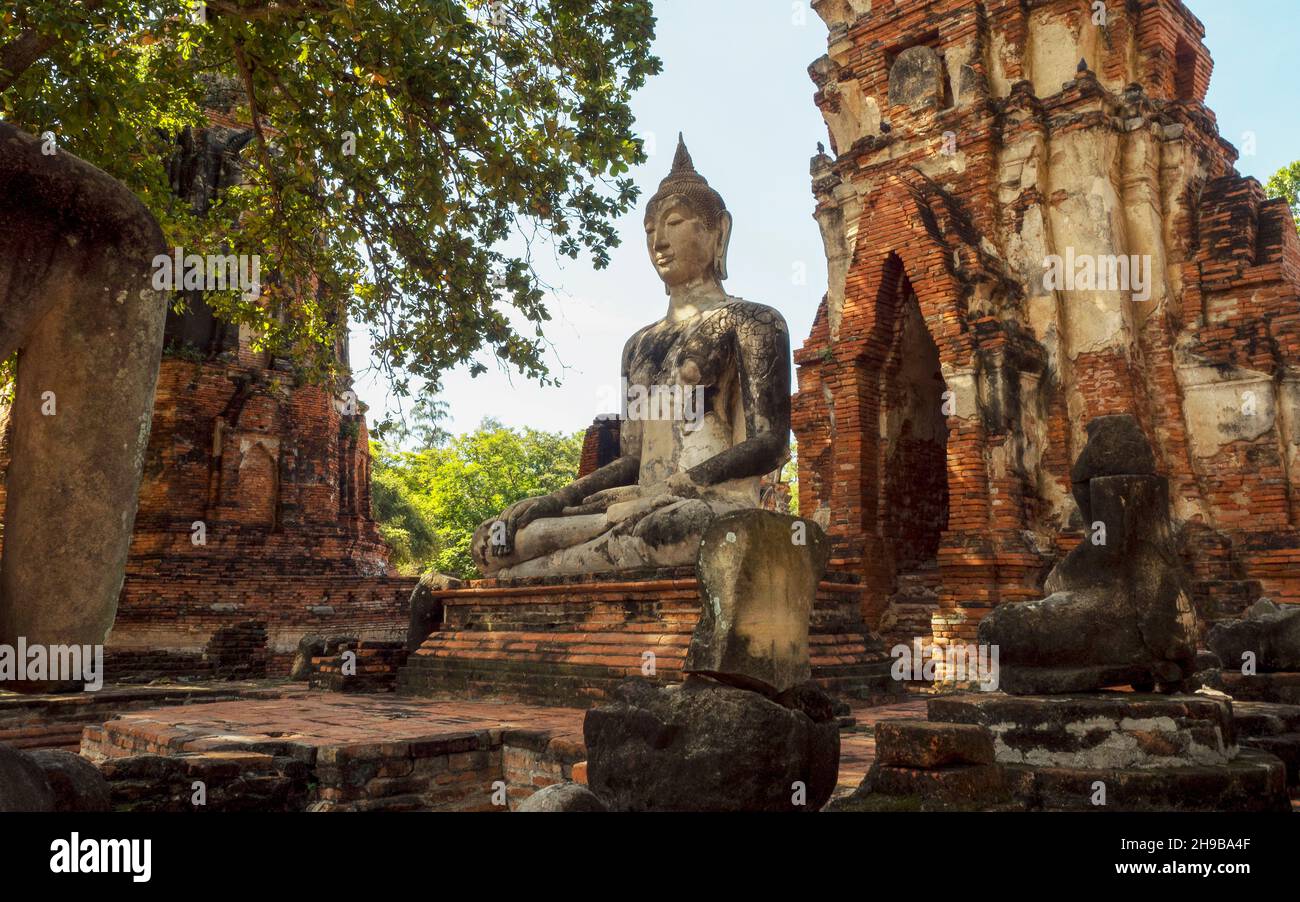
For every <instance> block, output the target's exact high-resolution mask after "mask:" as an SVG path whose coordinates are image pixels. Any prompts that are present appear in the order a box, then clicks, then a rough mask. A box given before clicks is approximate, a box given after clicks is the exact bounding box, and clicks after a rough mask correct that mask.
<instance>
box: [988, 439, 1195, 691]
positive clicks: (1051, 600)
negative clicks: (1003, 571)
mask: <svg viewBox="0 0 1300 902" xmlns="http://www.w3.org/2000/svg"><path fill="white" fill-rule="evenodd" d="M1154 474H1155V460H1154V457H1153V455H1152V453H1151V447H1150V445H1149V444H1148V443H1147V440H1146V437H1145V436H1144V435H1143V433H1142V430H1141V427H1139V426H1138V424H1137V421H1136V420H1134V419H1133V418H1132V417H1131V416H1128V415H1121V416H1104V417H1098V418H1096V419H1095V420H1093V421H1092V422H1090V423H1089V424H1088V443H1087V445H1086V446H1085V447H1084V450H1083V453H1082V454H1080V456H1079V458H1078V460H1076V461H1075V465H1074V468H1073V469H1072V470H1071V472H1070V480H1071V482H1072V483H1073V491H1074V497H1075V501H1076V502H1077V503H1078V505H1079V511H1080V512H1081V513H1082V514H1083V522H1084V527H1085V530H1086V534H1085V536H1084V539H1083V541H1082V542H1081V543H1080V545H1079V546H1078V547H1077V548H1075V549H1074V550H1073V551H1071V552H1070V554H1069V555H1067V556H1066V558H1065V560H1063V561H1061V563H1060V564H1058V565H1057V566H1056V568H1055V569H1053V570H1052V572H1051V574H1050V575H1049V576H1048V578H1047V585H1046V588H1047V591H1048V593H1049V594H1048V596H1047V597H1046V598H1043V599H1040V600H1038V601H1027V602H1020V603H1016V604H1006V605H1001V606H999V607H997V608H996V609H994V611H993V612H992V613H991V614H989V616H988V617H986V618H985V619H984V620H983V621H982V622H981V623H980V626H979V641H980V643H981V644H988V645H996V646H998V649H999V656H1000V660H1001V674H1000V680H1001V688H1002V689H1004V690H1005V691H1007V692H1011V693H1015V694H1034V693H1063V692H1086V691H1091V690H1095V689H1100V688H1102V687H1104V686H1114V685H1121V684H1126V683H1127V684H1132V685H1133V686H1134V687H1135V688H1138V689H1142V690H1150V689H1151V688H1153V687H1157V688H1160V689H1162V690H1164V691H1176V690H1177V689H1179V688H1181V686H1182V684H1183V683H1184V681H1185V680H1186V679H1187V678H1188V677H1189V676H1190V675H1191V673H1192V670H1193V660H1194V657H1195V636H1196V616H1195V613H1194V611H1193V609H1192V605H1191V596H1190V593H1189V592H1188V586H1187V578H1186V575H1185V574H1184V572H1183V568H1182V565H1181V563H1180V561H1179V558H1178V553H1177V550H1176V548H1175V544H1174V538H1173V530H1172V527H1171V525H1170V522H1169V489H1168V482H1167V481H1166V480H1165V479H1164V478H1162V477H1159V476H1156V475H1154Z"/></svg>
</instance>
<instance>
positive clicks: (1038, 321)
mask: <svg viewBox="0 0 1300 902" xmlns="http://www.w3.org/2000/svg"><path fill="white" fill-rule="evenodd" d="M814 7H815V8H816V9H817V10H818V12H819V14H820V15H821V16H822V18H823V19H824V20H825V21H826V22H827V24H828V25H829V26H830V41H829V53H828V54H827V55H826V56H823V57H822V58H821V59H819V60H817V61H816V62H814V63H813V64H812V66H811V67H810V70H809V71H810V74H811V75H812V78H813V81H814V82H815V83H816V86H817V92H816V95H815V100H816V103H817V105H818V106H819V107H820V109H821V111H822V113H823V116H824V118H825V119H826V122H827V125H828V128H829V132H830V143H831V148H832V153H833V154H834V156H833V157H832V156H831V155H827V154H819V155H818V156H817V157H815V158H814V159H813V164H812V175H813V190H814V193H815V195H816V198H817V210H816V218H817V220H818V223H819V225H820V227H821V231H822V236H823V240H824V242H825V246H826V252H827V258H828V274H829V284H828V291H827V295H826V298H825V300H824V301H823V303H822V306H821V308H820V309H819V311H818V314H817V317H816V320H815V323H814V326H813V330H812V334H811V335H810V336H809V338H808V340H807V341H806V342H805V344H804V345H803V347H802V348H801V349H800V350H798V351H796V353H795V361H796V364H797V366H798V394H797V395H796V398H795V402H794V413H793V417H792V427H793V429H794V432H795V434H796V436H797V438H798V441H799V470H800V472H799V490H800V510H801V512H802V514H803V515H804V516H810V517H813V518H814V519H817V520H818V521H819V522H820V523H822V524H823V526H824V527H825V528H826V529H827V532H828V534H829V535H830V537H831V539H832V541H833V543H834V549H835V550H834V554H833V557H832V567H833V568H834V567H840V568H847V569H850V570H852V571H855V572H857V573H859V574H861V577H862V579H863V580H864V583H865V584H866V586H867V587H868V591H867V592H866V594H865V596H864V607H865V610H864V613H865V614H866V616H867V620H868V622H869V623H871V624H873V625H876V624H878V623H879V622H880V618H881V617H882V616H884V615H885V614H886V613H887V609H888V608H889V607H890V606H891V604H898V603H899V602H900V599H901V601H903V602H907V603H908V607H909V610H908V611H907V612H904V613H905V614H906V616H903V613H898V614H897V616H892V617H887V618H886V619H887V621H888V622H890V623H897V622H900V621H901V620H909V622H910V620H915V619H916V618H915V616H914V614H915V612H913V611H910V608H911V607H915V604H913V602H914V601H915V600H916V598H917V597H919V596H920V595H921V594H923V593H922V591H921V589H920V588H918V587H926V588H925V590H924V591H925V592H932V593H933V598H934V610H933V613H932V632H933V639H934V641H935V642H936V643H938V644H940V645H943V644H947V643H952V642H962V643H966V642H972V641H974V638H975V629H976V625H977V623H978V621H979V620H980V618H982V617H983V616H984V614H986V613H987V612H988V611H989V610H990V609H992V607H993V606H995V605H997V604H999V603H1000V602H1004V601H1014V600H1019V599H1024V598H1028V597H1037V596H1038V595H1039V594H1040V592H1039V589H1040V584H1041V580H1042V578H1043V576H1044V575H1045V573H1046V572H1047V569H1048V568H1049V567H1050V565H1051V564H1052V563H1053V562H1054V561H1055V560H1056V559H1057V558H1058V557H1059V555H1060V554H1061V551H1062V549H1063V548H1068V547H1070V546H1071V545H1073V544H1074V543H1075V541H1077V536H1078V535H1080V534H1081V532H1082V530H1083V529H1085V528H1088V527H1090V524H1085V523H1083V522H1082V519H1081V518H1080V516H1079V514H1078V511H1077V508H1076V505H1075V503H1074V501H1073V499H1072V498H1071V497H1070V484H1069V478H1068V470H1069V462H1070V461H1071V460H1072V459H1073V458H1074V457H1075V456H1076V455H1077V454H1078V452H1079V451H1080V450H1081V449H1082V447H1083V443H1084V438H1085V437H1084V431H1083V430H1084V426H1085V424H1086V423H1087V422H1088V421H1089V420H1091V419H1093V418H1095V417H1097V416H1101V415H1104V414H1112V413H1131V414H1133V415H1134V416H1135V417H1136V418H1137V419H1138V421H1139V423H1140V424H1141V426H1142V428H1143V430H1144V431H1145V432H1146V434H1147V435H1148V436H1149V437H1150V439H1151V441H1152V444H1153V446H1154V448H1155V452H1156V461H1157V468H1158V470H1159V472H1160V474H1161V475H1163V476H1167V477H1168V478H1169V481H1170V495H1171V499H1170V506H1171V508H1172V510H1171V513H1172V515H1173V517H1174V520H1175V522H1176V524H1178V525H1179V528H1180V531H1181V534H1182V536H1183V542H1184V548H1185V552H1184V554H1185V559H1186V560H1187V561H1188V562H1189V563H1190V564H1191V565H1192V567H1193V576H1194V578H1195V581H1196V582H1195V586H1194V590H1195V592H1196V596H1197V601H1198V603H1199V604H1200V606H1201V608H1202V611H1201V613H1202V614H1203V615H1205V619H1207V620H1212V619H1213V618H1215V617H1218V616H1223V615H1225V614H1231V613H1234V612H1236V611H1238V610H1240V608H1241V607H1242V606H1243V605H1246V604H1249V603H1250V602H1251V601H1253V600H1254V598H1256V597H1258V595H1259V593H1260V590H1261V587H1262V588H1263V590H1265V591H1267V592H1268V594H1270V595H1271V596H1272V597H1274V598H1276V599H1278V600H1279V601H1300V567H1298V566H1297V565H1298V564H1300V537H1298V536H1297V525H1298V521H1300V508H1298V505H1300V465H1297V461H1298V460H1300V426H1298V425H1297V424H1298V423H1300V367H1298V364H1300V341H1298V337H1300V240H1297V236H1296V231H1295V226H1294V223H1293V222H1292V218H1291V214H1290V211H1289V209H1288V208H1287V206H1286V204H1285V203H1284V202H1282V201H1280V200H1272V201H1270V200H1267V199H1266V198H1265V196H1264V194H1263V192H1262V190H1261V189H1260V186H1259V184H1258V183H1257V182H1255V181H1254V180H1253V179H1249V178H1242V177H1241V176H1239V175H1238V174H1237V173H1236V171H1235V169H1234V166H1233V164H1234V162H1235V159H1236V151H1235V150H1234V149H1233V148H1232V146H1231V145H1229V144H1228V143H1227V142H1226V141H1224V140H1223V139H1222V138H1221V137H1220V135H1219V133H1218V130H1217V126H1216V123H1215V118H1214V115H1213V113H1212V112H1211V111H1210V110H1209V109H1208V108H1207V107H1206V106H1205V104H1204V98H1205V93H1206V90H1207V88H1208V85H1209V78H1210V72H1211V69H1212V62H1211V60H1210V57H1209V53H1208V51H1207V50H1206V48H1205V46H1204V44H1203V40H1202V39H1203V37H1204V29H1203V26H1202V25H1201V23H1200V22H1199V21H1198V20H1197V19H1196V18H1195V17H1194V16H1193V15H1192V14H1191V13H1190V12H1189V11H1188V10H1187V9H1186V7H1185V6H1184V5H1183V4H1182V3H1181V2H1179V0H1139V2H1130V3H1119V2H1107V3H1105V4H1104V6H1098V5H1097V4H1092V3H1084V2H1080V0H1043V2H1037V3H1033V4H1025V3H1021V2H1014V0H981V2H970V0H897V2H894V3H889V4H881V3H874V4H872V3H867V2H864V0H820V2H815V3H814ZM891 599H892V600H891Z"/></svg>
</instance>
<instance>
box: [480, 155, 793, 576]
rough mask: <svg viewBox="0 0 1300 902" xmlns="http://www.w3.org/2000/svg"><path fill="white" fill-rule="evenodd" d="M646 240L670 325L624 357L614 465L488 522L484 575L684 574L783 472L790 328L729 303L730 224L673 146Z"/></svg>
mask: <svg viewBox="0 0 1300 902" xmlns="http://www.w3.org/2000/svg"><path fill="white" fill-rule="evenodd" d="M645 229H646V246H647V248H648V250H649V252H650V258H651V260H652V262H653V263H654V266H655V269H656V271H657V272H658V273H659V277H660V278H661V279H662V280H663V283H664V287H665V289H666V291H667V294H668V298H669V301H668V312H667V313H666V314H665V316H664V317H663V318H662V319H660V320H658V321H656V322H654V323H651V324H650V325H648V326H646V327H645V328H643V329H641V330H640V331H638V332H637V333H636V334H635V335H633V336H632V337H631V339H629V340H628V342H627V344H626V346H625V347H624V349H623V364H622V376H623V379H624V384H625V386H626V391H627V398H628V410H627V414H626V416H625V418H624V421H623V424H622V429H621V433H620V442H621V455H620V456H619V458H618V459H617V460H615V461H614V462H612V463H610V464H608V465H606V466H604V467H601V468H600V469H599V470H596V471H595V472H594V473H591V474H589V475H588V476H585V477H584V478H582V479H579V480H578V481H577V482H574V483H572V484H571V485H569V486H567V487H565V488H564V489H561V490H560V491H558V492H555V493H553V494H550V495H544V496H541V497H537V498H528V499H525V500H523V501H520V502H518V503H517V504H514V505H512V506H511V507H510V508H508V509H507V510H505V511H504V512H502V514H501V515H500V517H498V518H495V519H493V520H488V521H486V522H484V523H483V524H482V525H481V526H480V527H479V529H478V530H477V532H476V533H475V535H474V542H473V554H474V559H475V561H476V562H477V563H478V565H479V568H480V569H481V570H482V572H483V573H484V574H485V575H488V576H496V577H513V576H541V575H550V574H561V573H592V572H602V571H612V570H631V569H636V568H643V567H666V566H682V565H690V564H692V563H694V561H695V555H696V551H697V549H698V547H699V541H700V535H701V533H702V532H703V531H704V528H705V527H706V526H707V525H708V524H709V523H710V522H711V521H712V520H713V518H714V517H716V516H717V515H718V514H721V513H725V512H727V511H732V510H738V509H743V508H753V507H757V506H758V503H759V480H760V478H761V477H762V476H763V475H764V474H766V473H770V472H772V471H773V470H775V469H777V468H778V467H779V466H780V465H781V464H782V463H783V462H784V460H785V458H786V454H787V449H788V443H789V430H790V363H789V361H790V338H789V334H788V332H787V329H786V324H785V320H784V318H783V317H782V316H781V314H780V313H778V312H777V311H775V310H773V309H772V308H770V307H766V306H763V305H762V304H754V303H750V302H748V301H744V300H741V299H740V298H735V297H731V296H730V295H728V294H727V293H726V292H725V291H723V289H722V280H723V279H725V278H726V276H727V265H726V259H727V242H728V240H729V238H730V235H731V214H729V213H728V212H727V210H726V207H725V205H724V204H723V201H722V197H721V196H720V195H719V194H718V192H717V191H715V190H713V189H712V188H711V187H709V184H708V182H706V181H705V180H704V178H702V177H701V176H700V175H699V174H698V173H697V172H696V171H695V168H694V166H693V164H692V162H691V157H690V154H688V153H687V151H686V146H685V144H684V143H683V142H682V141H681V140H680V138H679V141H678V146H677V153H676V156H675V157H674V159H673V165H672V171H671V172H669V174H668V176H667V177H666V178H665V179H664V180H663V182H662V183H661V184H660V186H659V190H658V191H657V192H656V193H655V195H654V197H652V198H651V199H650V202H649V204H648V206H647V207H646V215H645Z"/></svg>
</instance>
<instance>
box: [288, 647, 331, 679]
mask: <svg viewBox="0 0 1300 902" xmlns="http://www.w3.org/2000/svg"><path fill="white" fill-rule="evenodd" d="M324 654H325V637H324V636H303V637H302V638H301V639H299V640H298V649H297V651H295V652H294V655H293V664H292V665H291V666H290V667H289V679H290V680H294V681H298V682H302V681H306V680H308V679H311V659H312V658H319V657H321V656H322V655H324Z"/></svg>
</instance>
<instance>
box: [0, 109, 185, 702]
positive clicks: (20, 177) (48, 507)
mask: <svg viewBox="0 0 1300 902" xmlns="http://www.w3.org/2000/svg"><path fill="white" fill-rule="evenodd" d="M41 143H42V142H40V141H39V140H37V139H36V138H33V137H32V136H31V135H28V134H25V133H24V132H22V131H20V130H18V129H16V128H14V127H13V126H11V125H7V124H5V123H0V196H3V197H4V198H5V200H6V211H5V216H4V217H3V219H2V220H0V356H5V357H7V356H8V355H10V354H11V353H13V352H14V351H15V350H17V351H18V352H19V353H18V374H17V388H16V394H15V398H14V403H13V408H12V411H11V416H12V417H13V423H12V433H11V445H10V450H11V458H12V461H11V463H10V465H9V471H8V475H7V499H6V511H5V531H4V559H3V567H0V643H6V644H10V645H13V644H16V641H17V639H18V637H20V636H22V637H25V638H26V640H27V642H28V644H29V645H30V644H32V643H42V644H73V643H76V644H98V643H101V642H102V641H103V639H104V635H105V633H106V632H107V631H108V629H109V628H110V627H111V626H112V624H113V616H114V613H115V611H116V608H117V596H118V592H119V591H120V589H121V586H122V574H123V568H124V567H125V564H126V556H127V549H128V546H129V545H130V541H131V527H132V524H133V521H134V519H135V509H136V498H137V492H138V490H139V485H140V473H141V467H142V464H143V459H144V451H145V446H146V443H147V441H148V438H149V426H150V421H151V418H152V414H153V394H154V384H155V380H156V379H157V374H158V361H159V357H160V355H161V350H162V334H163V321H164V317H165V315H166V297H165V295H164V293H162V292H158V291H154V290H153V289H152V288H151V286H150V269H151V267H150V263H151V260H152V258H153V257H154V255H155V254H158V253H162V252H163V251H164V244H163V237H162V232H161V230H160V229H159V227H158V224H157V222H156V221H155V220H154V218H153V216H152V215H151V214H150V213H149V211H148V210H147V209H145V207H144V206H143V204H141V203H140V202H139V200H137V199H136V198H135V196H134V195H132V194H131V193H130V192H129V191H128V190H127V189H126V187H125V186H123V185H122V184H121V183H119V182H118V181H116V180H115V179H113V178H112V177H110V176H109V175H107V174H106V173H104V172H102V171H100V170H99V169H96V168H95V167H94V166H91V165H90V164H88V163H86V162H85V161H83V160H80V159H78V158H77V157H75V156H72V155H71V154H68V153H67V152H65V151H63V150H59V149H56V150H55V152H54V153H52V154H44V153H42V146H41ZM26 688H49V687H40V686H29V687H26Z"/></svg>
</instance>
